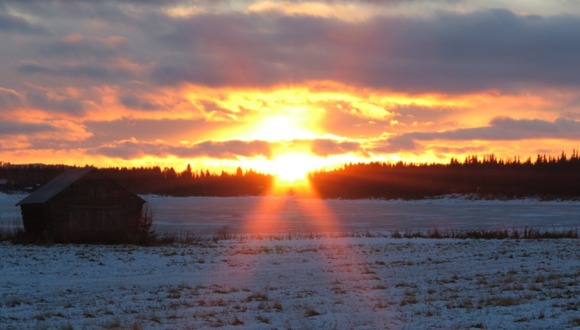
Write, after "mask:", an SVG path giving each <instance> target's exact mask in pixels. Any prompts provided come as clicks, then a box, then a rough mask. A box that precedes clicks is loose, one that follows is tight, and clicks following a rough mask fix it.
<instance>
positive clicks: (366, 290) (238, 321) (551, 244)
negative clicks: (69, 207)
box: [0, 234, 580, 329]
mask: <svg viewBox="0 0 580 330" xmlns="http://www.w3.org/2000/svg"><path fill="white" fill-rule="evenodd" d="M331 236H332V235H324V234H323V235H321V236H320V237H316V238H312V239H309V238H307V237H302V238H296V237H294V238H291V239H289V238H288V237H285V238H282V237H281V236H278V237H275V238H278V239H272V238H271V237H270V238H262V239H259V238H256V237H254V238H245V239H241V238H237V239H233V240H224V241H219V242H217V243H214V242H213V241H211V240H207V241H203V242H201V243H200V244H199V245H175V246H163V247H135V246H63V245H54V246H49V247H40V246H21V245H12V244H9V243H3V244H0V256H1V262H0V293H1V295H0V328H2V329H31V328H39V329H45V328H49V329H102V328H104V329H116V328H122V329H127V328H129V329H131V328H133V329H200V328H222V329H428V328H441V329H470V328H485V329H513V328H519V329H566V328H570V329H572V328H580V312H579V310H580V300H579V299H578V297H580V255H579V254H578V251H580V240H568V239H560V240H541V241H532V240H452V239H445V240H436V239H394V238H382V237H373V238H364V237H358V238H352V237H331Z"/></svg>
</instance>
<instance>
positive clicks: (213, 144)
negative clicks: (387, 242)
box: [173, 140, 271, 158]
mask: <svg viewBox="0 0 580 330" xmlns="http://www.w3.org/2000/svg"><path fill="white" fill-rule="evenodd" d="M173 150H174V151H175V152H176V154H177V155H179V156H181V157H191V156H207V157H212V158H235V157H238V156H244V157H252V156H265V157H270V156H271V150H270V144H269V143H268V142H266V141H240V140H230V141H205V142H201V143H198V144H196V145H194V146H193V147H176V148H173Z"/></svg>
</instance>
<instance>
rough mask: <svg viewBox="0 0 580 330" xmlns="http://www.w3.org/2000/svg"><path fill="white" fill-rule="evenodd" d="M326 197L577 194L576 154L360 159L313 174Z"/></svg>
mask: <svg viewBox="0 0 580 330" xmlns="http://www.w3.org/2000/svg"><path fill="white" fill-rule="evenodd" d="M311 182H312V184H313V186H314V188H315V189H316V190H317V191H318V193H319V194H320V195H321V196H323V197H325V198H355V199H356V198H386V199H392V198H404V199H420V198H429V197H436V196H441V195H452V194H459V195H472V196H474V197H477V198H493V199H498V198H507V199H511V198H526V197H538V198H543V199H578V198H579V197H580V156H579V155H578V152H577V151H576V150H574V152H573V153H572V155H571V156H570V157H568V156H567V155H566V154H565V153H562V154H561V155H560V156H558V157H554V156H546V155H538V156H537V158H536V159H535V160H532V159H531V158H528V159H527V160H525V161H521V160H520V159H519V158H513V159H511V160H503V159H498V158H497V157H495V156H494V155H489V156H485V157H483V158H478V157H477V156H469V157H467V158H466V159H465V160H464V161H463V162H460V161H458V160H457V159H451V161H450V162H449V163H448V164H413V163H404V162H398V163H378V162H376V163H359V164H348V165H345V166H343V167H342V168H339V169H336V170H333V171H324V172H323V171H320V172H316V173H314V174H312V175H311Z"/></svg>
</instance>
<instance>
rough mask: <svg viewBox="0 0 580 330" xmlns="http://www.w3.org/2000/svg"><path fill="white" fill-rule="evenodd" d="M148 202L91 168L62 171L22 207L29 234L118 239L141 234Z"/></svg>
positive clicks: (88, 239) (78, 239)
mask: <svg viewBox="0 0 580 330" xmlns="http://www.w3.org/2000/svg"><path fill="white" fill-rule="evenodd" d="M144 203H145V201H144V200H143V199H142V198H141V197H139V196H137V195H135V194H133V193H131V192H129V191H128V190H126V189H125V188H123V187H122V186H120V185H119V184H118V183H116V182H114V181H112V180H111V179H109V178H108V177H107V176H105V175H104V174H103V173H101V172H100V171H99V170H97V169H95V168H90V167H86V168H81V169H74V170H69V171H66V172H64V173H62V174H61V175H59V176H57V177H56V178H54V179H53V180H52V181H50V182H48V183H47V184H45V185H44V186H42V187H40V188H39V189H37V190H36V191H34V192H33V193H32V194H30V195H29V196H28V197H26V198H24V199H23V200H21V201H20V202H18V203H17V204H16V205H17V206H20V209H21V213H22V220H23V222H24V230H25V232H26V233H27V234H32V235H47V236H48V237H50V238H52V239H54V240H56V241H64V242H102V241H105V242H116V241H126V240H128V239H130V238H132V237H135V235H136V234H138V231H139V229H140V228H139V223H140V220H141V216H142V210H143V204H144Z"/></svg>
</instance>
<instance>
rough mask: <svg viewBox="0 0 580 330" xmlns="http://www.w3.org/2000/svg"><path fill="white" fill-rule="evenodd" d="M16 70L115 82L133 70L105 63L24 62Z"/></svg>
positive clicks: (124, 77)
mask: <svg viewBox="0 0 580 330" xmlns="http://www.w3.org/2000/svg"><path fill="white" fill-rule="evenodd" d="M18 72H20V73H23V74H37V75H46V76H50V77H52V78H61V77H63V76H65V77H73V78H89V79H96V80H101V81H103V82H107V81H108V82H110V83H113V82H116V81H118V80H120V79H128V78H131V77H132V76H133V72H131V71H130V70H127V69H123V68H114V67H108V66H107V65H106V64H58V65H53V64H38V63H24V64H21V65H20V66H19V67H18Z"/></svg>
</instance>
